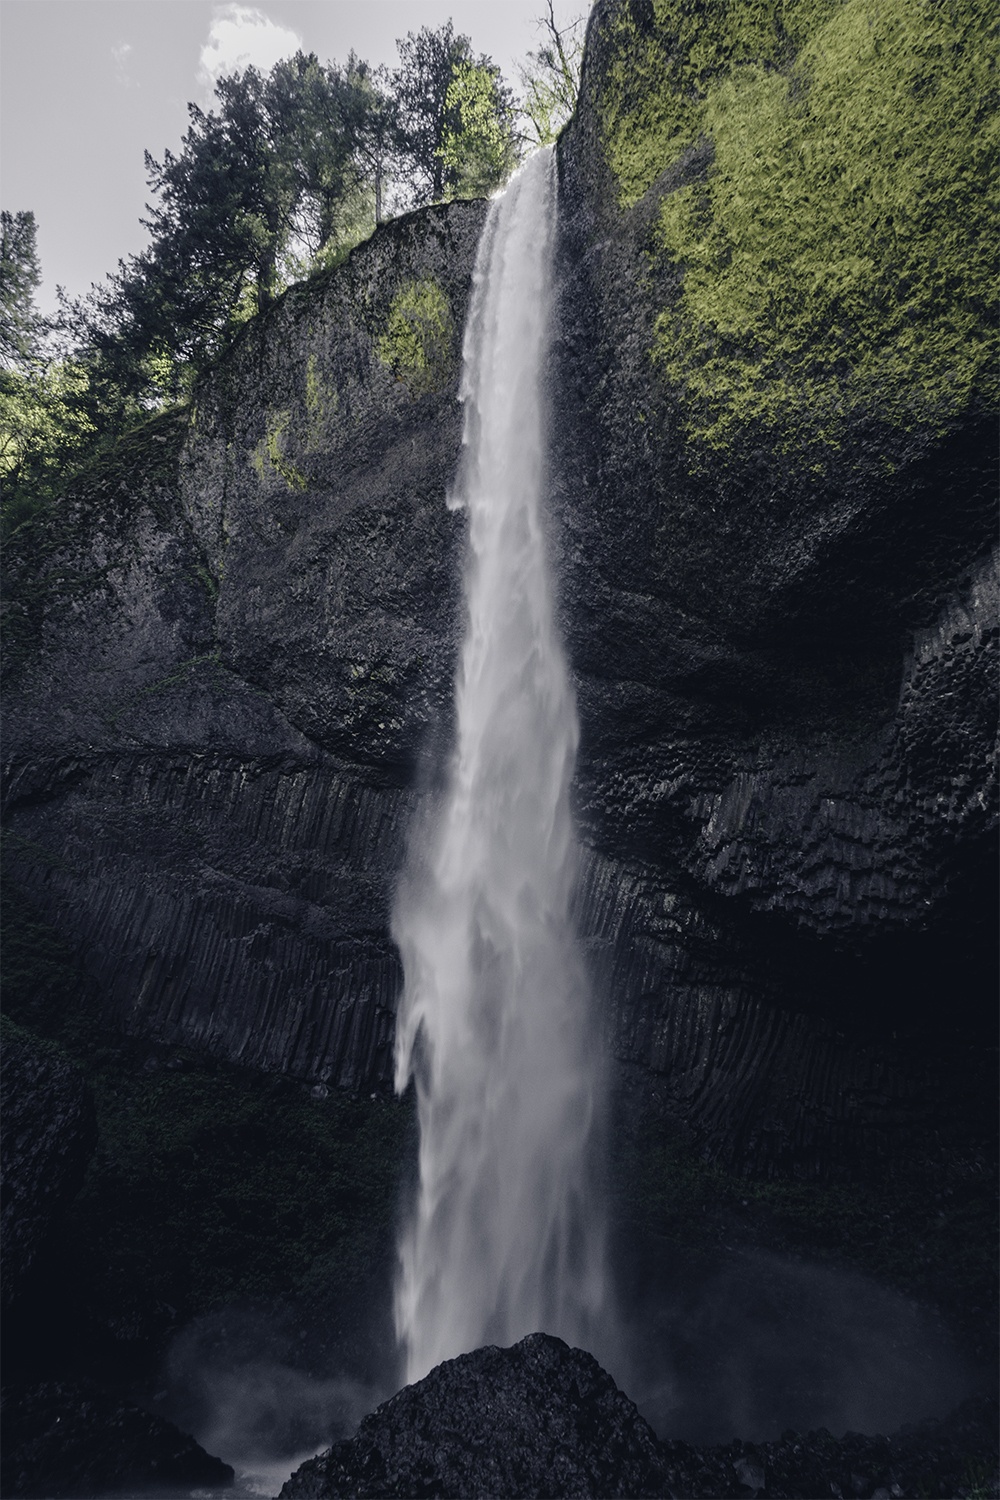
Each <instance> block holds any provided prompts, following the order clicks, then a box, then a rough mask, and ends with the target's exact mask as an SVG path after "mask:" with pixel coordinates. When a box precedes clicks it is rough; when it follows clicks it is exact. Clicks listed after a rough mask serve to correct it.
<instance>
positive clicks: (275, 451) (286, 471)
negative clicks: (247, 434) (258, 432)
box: [250, 411, 309, 490]
mask: <svg viewBox="0 0 1000 1500" xmlns="http://www.w3.org/2000/svg"><path fill="white" fill-rule="evenodd" d="M290 422H291V412H290V411H278V412H274V413H273V414H272V415H271V416H269V417H268V419H267V428H266V430H265V433H264V436H263V437H262V438H261V440H260V442H259V443H258V444H257V446H256V447H255V448H254V449H253V451H252V452H251V454H250V462H251V463H252V464H253V466H254V469H255V470H256V471H257V477H258V479H260V480H261V482H262V483H266V481H267V480H268V478H269V477H270V475H271V474H272V473H274V474H277V475H279V476H280V478H281V479H283V480H284V482H285V484H287V486H288V488H289V489H290V490H304V489H307V488H308V485H309V481H308V479H307V478H306V476H305V475H304V474H303V473H302V470H301V469H297V468H296V467H295V465H294V464H293V463H292V462H291V461H290V459H289V458H288V457H287V454H286V452H285V449H286V444H287V434H288V428H289V424H290Z"/></svg>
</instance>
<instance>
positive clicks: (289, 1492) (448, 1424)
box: [281, 1333, 667, 1500]
mask: <svg viewBox="0 0 1000 1500" xmlns="http://www.w3.org/2000/svg"><path fill="white" fill-rule="evenodd" d="M665 1479H666V1475H665V1473H664V1471H663V1468H662V1465H661V1463H660V1458H659V1444H658V1443H657V1440H656V1435H655V1433H654V1432H653V1429H652V1428H651V1427H650V1426H649V1423H648V1422H646V1421H645V1419H644V1418H643V1417H641V1416H640V1415H639V1413H638V1411H637V1410H636V1408H635V1406H634V1405H633V1403H632V1402H631V1401H630V1400H629V1399H628V1397H627V1396H624V1395H623V1394H622V1392H621V1391H620V1390H619V1389H618V1387H617V1386H616V1385H615V1383H614V1381H613V1380H612V1379H611V1376H610V1375H608V1374H606V1373H605V1371H604V1370H602V1369H601V1367H600V1365H599V1364H598V1363H597V1361H596V1359H594V1358H593V1356H592V1355H590V1354H585V1353H584V1352H583V1350H581V1349H570V1348H569V1347H568V1345H566V1344H564V1343H563V1341H562V1340H561V1339H557V1338H552V1337H551V1336H550V1335H549V1334H544V1333H533V1334H531V1335H530V1337H529V1338H526V1339H522V1340H521V1342H520V1343H519V1344H515V1345H514V1346H513V1348H511V1349H497V1348H494V1347H489V1348H486V1349H477V1350H476V1351H475V1352H474V1353H473V1354H463V1355H461V1356H460V1357H459V1358H458V1359H449V1360H446V1361H445V1363H444V1364H441V1365H438V1366H437V1368H436V1369H434V1370H432V1371H431V1373H430V1374H429V1375H428V1376H426V1377H425V1378H424V1379H423V1380H421V1381H418V1382H417V1384H416V1385H409V1386H406V1387H405V1389H403V1390H401V1391H400V1392H399V1393H398V1394H397V1395H395V1396H393V1397H392V1399H391V1400H389V1401H386V1402H384V1403H383V1405H382V1406H380V1407H379V1408H378V1410H377V1411H375V1412H373V1413H372V1414H371V1416H369V1417H366V1418H365V1419H364V1421H363V1422H362V1423H361V1426H360V1427H359V1428H358V1431H357V1434H356V1436H355V1437H353V1438H351V1439H350V1440H348V1441H345V1442H340V1443H335V1444H334V1446H333V1447H332V1448H330V1449H329V1450H328V1451H327V1452H326V1453H322V1454H320V1456H319V1457H318V1458H313V1459H310V1460H309V1462H308V1463H305V1464H303V1465H302V1467H301V1468H300V1469H298V1470H296V1472H295V1473H294V1474H293V1475H292V1477H291V1479H289V1480H288V1481H287V1483H286V1484H285V1485H284V1486H283V1488H282V1490H281V1500H325V1497H326V1496H332V1495H351V1496H358V1497H360V1496H390V1495H407V1496H411V1497H413V1496H423V1495H442V1496H447V1495H455V1496H467V1497H470V1500H471V1497H475V1496H501V1495H517V1496H525V1497H526V1496H531V1495H548V1496H557V1495H580V1496H583V1495H604V1496H612V1495H634V1496H645V1495H664V1494H666V1493H667V1490H666V1485H665Z"/></svg>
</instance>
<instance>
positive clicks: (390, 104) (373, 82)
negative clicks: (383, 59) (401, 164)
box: [347, 52, 401, 224]
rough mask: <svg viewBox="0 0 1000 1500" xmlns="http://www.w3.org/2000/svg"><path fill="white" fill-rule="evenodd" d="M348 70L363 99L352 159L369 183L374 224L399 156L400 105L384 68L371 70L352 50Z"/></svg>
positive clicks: (380, 214)
mask: <svg viewBox="0 0 1000 1500" xmlns="http://www.w3.org/2000/svg"><path fill="white" fill-rule="evenodd" d="M347 71H348V75H349V76H350V77H352V78H353V79H354V80H355V82H356V86H357V88H358V89H359V90H360V93H361V97H362V101H363V103H362V107H361V109H360V111H359V114H358V116H357V123H356V127H355V135H354V153H355V160H356V161H357V163H358V168H359V171H360V173H361V176H362V177H363V178H364V180H365V181H367V182H370V183H371V185H372V191H373V194H374V200H375V201H374V207H375V223H376V224H381V222H382V209H383V198H384V193H385V188H386V185H387V180H388V178H389V175H390V173H391V172H392V170H393V167H394V166H395V165H396V163H397V161H398V159H399V150H400V141H401V127H400V106H399V102H398V100H397V99H396V98H395V97H394V95H393V94H392V92H391V78H390V75H389V71H388V69H387V68H384V67H382V68H375V69H372V68H370V67H369V66H368V64H367V63H366V62H362V61H361V60H360V59H359V58H357V57H355V55H354V53H353V52H352V53H351V55H350V57H349V58H348V62H347Z"/></svg>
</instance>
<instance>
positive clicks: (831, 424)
mask: <svg viewBox="0 0 1000 1500" xmlns="http://www.w3.org/2000/svg"><path fill="white" fill-rule="evenodd" d="M616 14H617V19H616V21H615V22H614V31H613V36H614V42H615V45H614V47H613V49H612V60H611V63H610V65H609V75H608V76H609V88H608V90H607V101H606V103H605V105H604V110H603V116H602V127H603V132H604V139H605V144H606V148H607V152H608V157H609V160H610V162H611V164H612V166H613V168H614V170H615V172H616V175H617V178H618V181H619V185H620V189H621V195H622V201H623V202H624V203H625V204H628V203H630V202H634V201H635V199H636V197H637V196H638V195H639V194H640V193H641V192H643V191H644V190H645V189H646V188H647V187H648V186H649V185H650V183H651V182H652V181H653V180H654V179H655V177H656V175H657V174H658V172H659V171H661V170H662V169H663V168H664V167H666V166H668V165H669V164H670V162H671V161H673V160H675V159H676V157H677V155H678V154H679V152H680V150H681V149H682V148H683V147H684V146H685V145H687V144H689V143H690V142H691V141H692V140H694V139H696V138H698V137H699V136H701V135H706V136H707V137H709V138H710V140H711V141H712V144H713V147H714V159H713V163H712V166H711V167H710V169H709V171H708V175H707V179H706V181H705V182H704V183H703V184H698V185H692V186H688V187H684V188H682V189H680V190H679V191H677V192H675V193H673V194H672V195H670V196H669V197H667V198H666V199H665V200H664V203H663V205H662V208H661V211H660V216H659V221H658V225H657V229H656V234H655V247H656V251H657V252H658V253H659V254H660V255H662V256H664V257H666V258H668V259H669V260H671V261H673V262H675V263H677V264H678V265H680V266H681V267H683V271H684V280H683V289H682V292H681V294H680V297H679V298H678V299H677V300H675V301H674V302H672V304H671V305H669V306H668V307H666V308H664V309H663V311H662V312H661V313H660V315H659V318H658V320H657V323H656V328H655V339H654V345H653V354H654V358H655V359H656V361H657V364H658V366H659V368H660V369H661V371H662V373H663V374H664V376H665V377H666V378H667V379H668V380H669V381H670V382H671V383H672V384H673V385H675V386H677V387H680V388H681V389H682V390H683V391H684V392H685V398H686V400H685V404H686V409H687V417H688V423H687V425H688V431H689V434H690V436H691V437H692V438H694V439H695V440H696V442H697V443H699V444H701V445H706V446H707V447H709V448H715V449H728V448H731V447H732V445H733V443H734V442H735V441H736V440H737V438H738V437H739V435H740V434H741V433H743V432H745V431H746V428H747V425H748V424H751V423H752V424H756V425H757V426H758V427H759V428H761V429H763V431H764V433H765V435H766V440H767V441H769V442H770V443H772V444H773V446H774V447H775V448H776V449H777V450H778V451H779V452H783V453H792V454H795V455H796V456H797V458H798V460H799V462H801V463H803V464H806V465H807V466H808V467H812V468H816V469H818V470H820V471H821V470H822V469H823V468H824V464H825V462H826V459H827V457H828V456H829V455H830V454H831V453H832V452H833V451H834V450H836V449H837V448H838V447H840V446H841V445H842V444H843V443H844V442H845V441H846V438H847V434H848V433H849V431H850V430H851V423H852V419H854V418H855V417H856V416H857V414H858V413H859V412H866V413H869V414H872V415H873V416H875V417H877V419H878V421H879V422H880V423H881V424H883V425H885V426H887V427H888V428H889V429H893V428H895V429H896V430H898V431H900V432H910V431H915V430H920V431H922V432H925V433H928V434H930V435H932V436H936V435H939V434H941V433H943V432H944V431H946V430H948V428H949V427H950V426H951V425H952V424H953V422H954V421H955V420H956V419H957V418H959V417H960V416H961V415H962V414H963V413H964V412H966V411H967V410H968V409H969V407H970V405H972V404H975V403H978V404H980V405H991V404H993V403H995V402H996V399H997V395H998V391H997V380H996V355H997V340H996V332H995V320H994V319H993V318H992V316H991V314H990V313H989V309H990V308H991V307H992V306H993V305H994V302H995V295H996V266H995V257H994V246H995V244H996V240H997V234H998V231H1000V223H998V217H1000V216H998V210H997V198H996V194H995V192H994V191H993V189H992V185H991V182H992V178H991V168H992V164H993V163H994V162H995V160H996V156H997V147H998V144H1000V126H998V115H997V110H996V85H995V80H994V67H995V52H996V25H995V23H994V22H993V20H992V15H991V12H990V11H988V10H987V7H986V5H985V3H984V0H971V3H959V0H946V3H937V0H883V3H881V4H879V5H877V6H873V5H871V4H870V3H868V0H841V3H839V4H830V3H813V4H805V3H803V4H797V5H796V4H786V5H779V4H777V3H770V4H759V5H756V4H754V5H748V6H739V5H734V4H730V3H723V0H709V3H706V4H704V5H700V6H699V7H698V8H697V14H695V13H694V10H693V9H686V8H684V7H682V6H680V5H679V4H676V3H674V0H670V3H667V0H657V4H656V5H655V17H656V24H655V26H654V27H653V28H652V30H651V31H650V32H649V33H648V34H644V33H641V32H639V31H638V30H637V29H636V27H635V23H634V21H633V20H632V19H631V11H630V9H629V7H627V6H623V7H622V8H621V10H620V12H618V13H616ZM633 32H634V33H635V35H634V36H633V35H632V33H633ZM626 44H628V45H630V46H631V45H634V48H635V63H634V65H633V64H631V63H630V60H629V51H628V46H627V45H626ZM892 466H893V460H892V456H891V454H890V453H887V454H886V457H885V467H886V469H887V470H888V469H891V468H892Z"/></svg>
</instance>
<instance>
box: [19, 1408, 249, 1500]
mask: <svg viewBox="0 0 1000 1500" xmlns="http://www.w3.org/2000/svg"><path fill="white" fill-rule="evenodd" d="M3 1438H4V1441H3V1451H2V1460H0V1472H2V1489H3V1494H4V1495H5V1496H9V1497H10V1500H20V1497H25V1500H64V1497H65V1500H76V1497H84V1496H96V1495H107V1494H121V1495H127V1496H135V1495H137V1494H138V1493H140V1492H142V1491H144V1490H148V1489H152V1488H154V1487H155V1488H157V1489H159V1490H161V1491H162V1490H163V1489H165V1488H167V1487H171V1486H185V1487H193V1486H199V1487H204V1488H210V1489H221V1488H224V1487H226V1486H228V1485H231V1484H232V1482H233V1478H234V1475H233V1470H232V1469H231V1468H230V1466H229V1465H228V1464H225V1463H223V1462H222V1460H221V1459H218V1458H213V1457H212V1456H211V1454H208V1453H206V1452H205V1450H204V1449H203V1448H202V1447H200V1446H199V1444H198V1443H196V1442H195V1440H194V1438H192V1437H188V1436H187V1435H186V1434H185V1433H183V1432H181V1431H180V1429H179V1428H177V1427H175V1426H174V1425H173V1423H172V1422H166V1421H164V1420H163V1418H162V1417H155V1416H152V1415H151V1414H150V1413H149V1412H145V1411H143V1410H142V1409H141V1408H140V1407H138V1406H133V1405H131V1404H130V1403H129V1402H126V1401H120V1400H118V1399H117V1398H116V1397H114V1396H112V1395H107V1394H103V1393H100V1392H98V1391H94V1390H91V1389H89V1388H87V1387H84V1386H77V1385H72V1384H67V1383H62V1382H48V1383H45V1384H41V1385H35V1386H29V1387H18V1388H8V1389H5V1390H4V1393H3Z"/></svg>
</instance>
